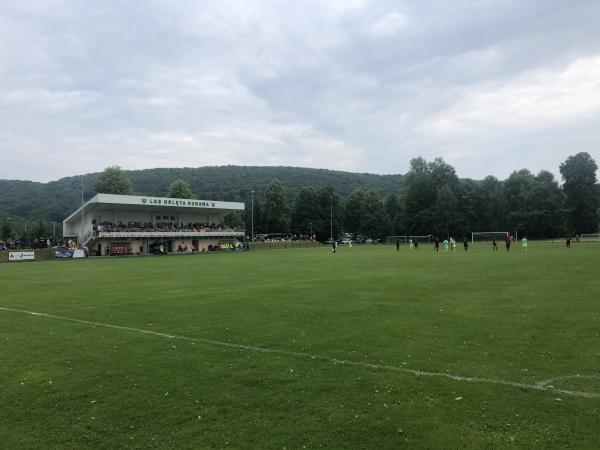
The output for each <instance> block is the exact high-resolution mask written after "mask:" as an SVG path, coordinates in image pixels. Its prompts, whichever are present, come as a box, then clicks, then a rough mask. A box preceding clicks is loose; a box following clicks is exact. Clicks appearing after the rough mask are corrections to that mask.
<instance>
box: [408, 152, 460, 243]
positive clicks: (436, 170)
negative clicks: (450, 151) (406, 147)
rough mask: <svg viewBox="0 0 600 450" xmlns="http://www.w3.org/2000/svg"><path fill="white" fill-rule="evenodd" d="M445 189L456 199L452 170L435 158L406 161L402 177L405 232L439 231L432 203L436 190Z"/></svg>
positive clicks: (456, 182) (428, 232) (436, 194)
mask: <svg viewBox="0 0 600 450" xmlns="http://www.w3.org/2000/svg"><path fill="white" fill-rule="evenodd" d="M444 185H445V186H447V187H448V189H449V190H450V191H452V192H453V194H454V195H455V196H457V192H458V191H459V180H458V177H457V176H456V171H455V170H454V167H452V166H451V165H449V164H447V163H446V162H444V160H443V159H441V158H436V159H435V160H434V161H432V162H427V160H425V159H424V158H415V159H412V160H411V161H410V170H409V171H408V173H407V174H406V191H405V205H406V216H407V228H408V232H409V233H410V234H413V235H419V234H430V233H434V232H435V231H436V230H438V231H439V226H440V223H443V221H440V220H439V217H438V214H437V213H438V210H437V207H436V203H437V200H438V190H439V189H440V188H441V187H442V186H444Z"/></svg>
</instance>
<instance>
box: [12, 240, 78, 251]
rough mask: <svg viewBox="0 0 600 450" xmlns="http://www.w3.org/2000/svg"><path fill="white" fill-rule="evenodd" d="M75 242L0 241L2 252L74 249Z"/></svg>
mask: <svg viewBox="0 0 600 450" xmlns="http://www.w3.org/2000/svg"><path fill="white" fill-rule="evenodd" d="M73 246H75V242H73V241H71V240H65V239H60V238H53V237H40V238H34V239H11V238H8V239H3V240H0V250H29V249H39V248H55V247H67V248H70V247H73Z"/></svg>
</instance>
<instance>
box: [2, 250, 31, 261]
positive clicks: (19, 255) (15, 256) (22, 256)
mask: <svg viewBox="0 0 600 450" xmlns="http://www.w3.org/2000/svg"><path fill="white" fill-rule="evenodd" d="M34 259H35V252H9V253H8V261H9V262H10V261H33V260H34Z"/></svg>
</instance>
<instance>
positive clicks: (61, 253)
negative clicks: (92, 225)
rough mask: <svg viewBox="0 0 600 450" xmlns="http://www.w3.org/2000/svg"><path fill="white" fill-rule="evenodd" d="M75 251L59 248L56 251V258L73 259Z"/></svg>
mask: <svg viewBox="0 0 600 450" xmlns="http://www.w3.org/2000/svg"><path fill="white" fill-rule="evenodd" d="M73 251H74V250H69V249H68V248H57V249H56V250H55V251H54V256H55V257H57V258H60V259H63V258H72V257H73Z"/></svg>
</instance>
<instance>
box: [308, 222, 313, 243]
mask: <svg viewBox="0 0 600 450" xmlns="http://www.w3.org/2000/svg"><path fill="white" fill-rule="evenodd" d="M309 225H310V236H309V237H308V238H309V240H311V241H312V222H310V224H309Z"/></svg>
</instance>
